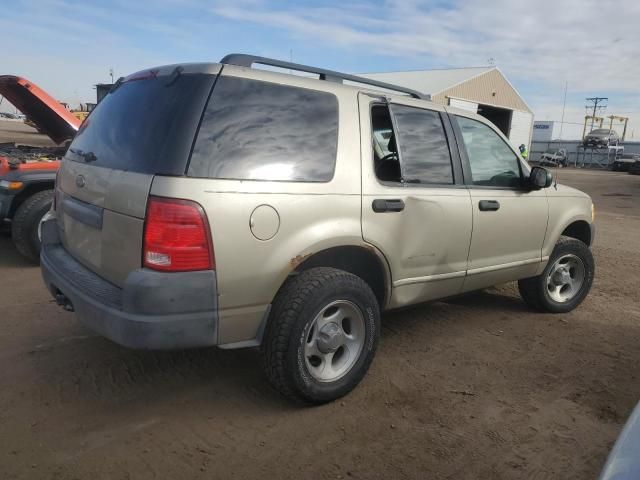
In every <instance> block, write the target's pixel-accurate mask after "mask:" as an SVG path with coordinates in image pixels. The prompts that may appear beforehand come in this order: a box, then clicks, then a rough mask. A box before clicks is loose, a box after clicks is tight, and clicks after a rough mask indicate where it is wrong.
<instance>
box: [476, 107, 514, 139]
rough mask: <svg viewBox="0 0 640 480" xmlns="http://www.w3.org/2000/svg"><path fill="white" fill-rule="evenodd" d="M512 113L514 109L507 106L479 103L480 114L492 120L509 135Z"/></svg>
mask: <svg viewBox="0 0 640 480" xmlns="http://www.w3.org/2000/svg"><path fill="white" fill-rule="evenodd" d="M512 113H513V112H512V110H507V109H506V108H498V107H492V106H490V105H478V114H480V115H482V116H483V117H484V118H486V119H487V120H489V121H490V122H492V123H493V124H494V125H495V126H496V127H498V128H499V129H500V131H501V132H502V133H504V134H505V136H507V137H508V136H509V130H510V129H511V114H512Z"/></svg>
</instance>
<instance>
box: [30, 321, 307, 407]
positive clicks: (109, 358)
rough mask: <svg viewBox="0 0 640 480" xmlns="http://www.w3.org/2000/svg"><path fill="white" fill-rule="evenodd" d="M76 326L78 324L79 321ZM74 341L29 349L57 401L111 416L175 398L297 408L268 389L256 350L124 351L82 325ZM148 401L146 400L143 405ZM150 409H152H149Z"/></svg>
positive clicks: (225, 404)
mask: <svg viewBox="0 0 640 480" xmlns="http://www.w3.org/2000/svg"><path fill="white" fill-rule="evenodd" d="M74 321H75V319H74ZM76 327H77V328H74V333H78V335H71V336H69V337H67V338H66V339H65V338H62V339H60V338H59V339H57V340H55V341H51V342H47V343H45V344H41V345H38V346H36V347H35V348H33V349H32V350H30V351H29V352H28V353H29V356H30V357H31V358H30V360H31V362H32V365H30V367H29V368H30V369H31V368H32V369H34V370H36V371H38V372H39V373H40V375H41V379H42V381H43V382H44V383H45V384H46V386H45V388H47V389H51V390H53V391H55V392H57V396H58V400H59V401H61V402H63V403H67V402H71V403H76V402H77V403H78V404H81V405H82V406H83V407H86V406H87V405H91V409H96V408H97V409H104V410H105V412H108V411H109V410H110V409H111V408H112V407H113V405H115V404H121V403H126V404H127V405H129V406H132V405H135V404H136V403H137V402H136V400H138V399H140V404H139V407H140V408H143V409H148V408H149V407H150V406H152V405H153V404H154V403H158V404H161V403H164V402H165V401H166V400H167V399H174V398H176V397H188V398H200V399H201V400H202V401H203V403H206V404H207V405H210V406H211V407H212V408H216V407H220V408H227V407H228V406H229V405H230V404H232V405H234V407H236V408H241V409H242V405H245V407H246V408H248V409H253V408H256V407H258V406H259V407H260V408H266V409H268V410H269V409H273V410H287V409H293V408H296V405H295V404H294V403H292V402H288V401H286V400H284V399H283V398H282V397H280V396H279V395H278V394H277V393H276V392H275V391H274V390H272V389H271V387H270V386H269V385H268V383H267V380H266V378H265V377H264V375H263V373H262V370H261V368H260V358H259V352H258V350H257V349H241V350H222V349H217V348H204V349H194V350H181V351H166V352H165V351H145V350H130V349H127V348H124V347H120V346H118V345H116V344H114V343H112V342H111V341H109V340H107V339H105V338H102V337H100V336H98V335H95V334H93V332H91V331H89V330H88V329H86V328H84V327H83V326H81V325H76ZM142 399H144V400H142ZM150 404H151V405H150Z"/></svg>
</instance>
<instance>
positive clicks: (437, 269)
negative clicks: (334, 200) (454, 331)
mask: <svg viewBox="0 0 640 480" xmlns="http://www.w3.org/2000/svg"><path fill="white" fill-rule="evenodd" d="M360 127H361V132H362V135H361V138H362V145H361V149H362V233H363V237H364V239H365V240H366V241H367V242H369V243H371V244H373V245H375V246H376V247H377V248H378V249H379V250H380V251H382V252H383V254H384V255H385V256H386V258H387V260H388V262H389V266H390V269H391V276H392V282H393V291H392V296H391V302H390V307H400V306H403V305H408V304H412V303H416V302H420V301H426V300H430V299H434V298H440V297H444V296H448V295H453V294H456V293H458V292H459V291H460V290H461V288H462V284H463V281H464V276H465V273H466V269H467V255H468V252H469V242H470V238H471V203H470V199H469V191H468V190H467V189H466V187H465V185H464V182H463V178H462V170H461V165H460V161H459V157H458V155H457V151H456V149H455V148H452V147H453V144H452V143H451V142H453V141H454V139H453V132H452V129H451V125H450V123H449V120H448V118H447V116H446V115H445V114H444V110H443V108H442V107H440V106H437V105H435V104H430V105H429V108H424V102H419V101H412V100H411V99H406V100H404V99H402V100H398V101H395V100H394V101H393V102H392V103H389V102H388V101H387V100H386V99H385V98H376V97H371V96H369V95H366V94H360Z"/></svg>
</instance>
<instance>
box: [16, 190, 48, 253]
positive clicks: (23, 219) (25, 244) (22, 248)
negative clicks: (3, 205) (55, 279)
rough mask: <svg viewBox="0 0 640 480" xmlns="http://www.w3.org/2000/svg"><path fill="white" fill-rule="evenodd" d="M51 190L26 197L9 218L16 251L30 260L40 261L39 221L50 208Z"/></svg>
mask: <svg viewBox="0 0 640 480" xmlns="http://www.w3.org/2000/svg"><path fill="white" fill-rule="evenodd" d="M52 202H53V190H43V191H41V192H38V193H35V194H33V195H31V196H30V197H29V198H27V199H26V200H25V201H24V202H22V205H20V206H19V207H18V210H17V211H16V213H15V215H14V216H13V219H12V220H11V236H12V238H13V243H14V244H15V246H16V249H17V250H18V252H20V253H21V254H22V255H23V256H24V257H26V258H28V259H29V260H31V261H32V262H35V263H38V262H39V261H40V221H41V220H42V217H44V215H45V214H46V213H47V212H48V211H49V209H50V208H51V203H52Z"/></svg>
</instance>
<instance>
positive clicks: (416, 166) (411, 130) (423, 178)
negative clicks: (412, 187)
mask: <svg viewBox="0 0 640 480" xmlns="http://www.w3.org/2000/svg"><path fill="white" fill-rule="evenodd" d="M391 111H392V112H393V115H394V117H395V120H396V125H397V128H398V132H397V134H398V143H399V147H400V168H401V170H402V180H403V181H404V182H407V183H431V184H452V183H453V171H452V167H451V155H450V154H449V144H448V143H447V136H446V135H445V133H444V126H443V125H442V120H441V119H440V114H439V113H438V112H434V111H431V110H423V109H420V108H414V107H406V106H403V105H392V106H391Z"/></svg>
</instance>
